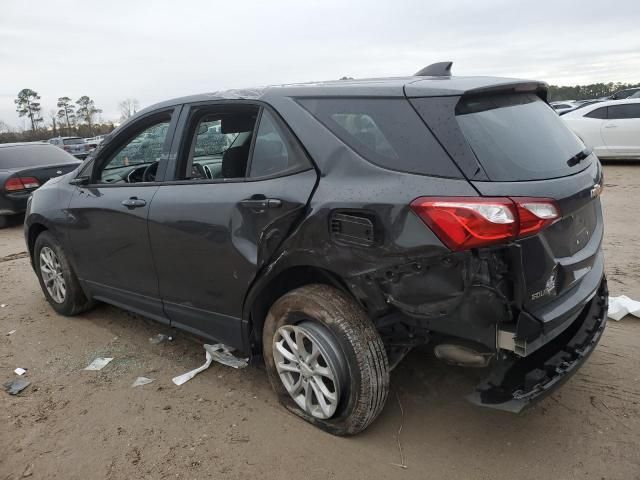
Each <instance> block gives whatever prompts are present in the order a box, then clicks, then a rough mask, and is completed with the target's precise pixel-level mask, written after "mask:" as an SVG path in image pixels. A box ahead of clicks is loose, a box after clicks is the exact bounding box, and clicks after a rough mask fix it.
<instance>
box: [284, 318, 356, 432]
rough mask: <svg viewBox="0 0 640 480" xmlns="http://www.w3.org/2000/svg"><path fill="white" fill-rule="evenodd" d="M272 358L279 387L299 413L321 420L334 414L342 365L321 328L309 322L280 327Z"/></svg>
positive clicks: (339, 356) (341, 377) (336, 348)
mask: <svg viewBox="0 0 640 480" xmlns="http://www.w3.org/2000/svg"><path fill="white" fill-rule="evenodd" d="M273 358H274V360H275V366H276V370H277V371H278V375H279V376H280V380H281V381H282V384H283V385H284V387H285V389H286V390H287V392H288V393H289V395H290V396H291V398H292V399H293V400H294V401H295V402H296V404H297V405H298V406H299V407H300V408H301V409H302V410H304V411H305V412H306V413H307V414H309V415H311V416H312V417H315V418H319V419H323V420H326V419H328V418H331V417H332V416H333V415H334V414H335V413H336V409H337V408H338V403H339V402H340V390H341V383H342V379H343V378H344V375H343V373H342V372H343V367H342V365H343V363H344V362H342V361H341V360H342V356H341V352H340V348H339V346H338V345H337V343H336V341H335V339H334V338H333V337H332V335H331V334H330V333H329V332H328V331H327V330H326V329H325V328H322V327H319V326H318V325H316V324H315V323H313V322H310V321H305V322H302V323H299V324H297V325H283V326H282V327H280V328H278V330H277V331H276V333H275V335H274V337H273Z"/></svg>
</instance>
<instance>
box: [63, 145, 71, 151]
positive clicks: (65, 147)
mask: <svg viewBox="0 0 640 480" xmlns="http://www.w3.org/2000/svg"><path fill="white" fill-rule="evenodd" d="M62 149H63V150H64V151H65V152H70V151H71V147H70V146H69V145H64V146H63V147H62Z"/></svg>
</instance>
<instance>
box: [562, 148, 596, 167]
mask: <svg viewBox="0 0 640 480" xmlns="http://www.w3.org/2000/svg"><path fill="white" fill-rule="evenodd" d="M592 153H593V148H589V147H585V149H584V150H582V151H581V152H578V153H576V154H575V155H574V156H573V157H571V158H570V159H569V160H567V165H569V166H570V167H573V166H574V165H577V164H579V163H580V162H581V161H582V160H584V159H585V158H587V157H588V156H589V155H591V154H592Z"/></svg>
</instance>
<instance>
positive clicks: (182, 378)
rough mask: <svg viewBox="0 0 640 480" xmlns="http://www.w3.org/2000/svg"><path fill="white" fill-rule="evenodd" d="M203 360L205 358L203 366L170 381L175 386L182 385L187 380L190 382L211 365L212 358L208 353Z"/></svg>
mask: <svg viewBox="0 0 640 480" xmlns="http://www.w3.org/2000/svg"><path fill="white" fill-rule="evenodd" d="M205 358H206V361H205V362H204V365H202V366H201V367H198V368H196V369H194V370H191V371H190V372H187V373H183V374H182V375H178V376H177V377H174V378H172V379H171V381H172V382H173V383H175V384H176V385H182V384H183V383H186V382H188V381H189V380H191V379H192V378H193V377H195V376H196V375H197V374H199V373H200V372H202V371H204V370H206V369H207V368H209V366H210V365H211V362H212V361H213V358H211V354H210V353H209V352H207V353H206V356H205Z"/></svg>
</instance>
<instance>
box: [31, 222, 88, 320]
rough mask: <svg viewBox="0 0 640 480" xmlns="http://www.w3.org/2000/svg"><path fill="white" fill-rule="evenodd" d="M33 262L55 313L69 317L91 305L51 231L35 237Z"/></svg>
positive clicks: (45, 294) (41, 285)
mask: <svg viewBox="0 0 640 480" xmlns="http://www.w3.org/2000/svg"><path fill="white" fill-rule="evenodd" d="M33 265H34V268H35V271H36V274H37V276H38V280H39V281H40V287H41V288H42V291H43V292H44V296H45V298H46V299H47V301H48V302H49V304H50V305H51V306H52V307H53V309H54V310H55V311H56V312H58V313H60V314H62V315H67V316H72V315H78V314H79V313H82V312H84V311H86V310H89V309H90V308H91V307H92V306H93V302H92V301H90V300H89V299H88V298H87V297H86V295H85V294H84V292H83V291H82V287H81V286H80V282H79V281H78V277H77V276H76V274H75V273H74V271H73V269H72V268H71V265H70V264H69V260H68V259H67V255H66V254H65V252H64V250H63V249H62V246H61V245H60V242H58V240H57V239H56V238H55V237H54V236H53V235H51V233H49V232H42V233H41V234H40V235H38V238H36V242H35V246H34V249H33Z"/></svg>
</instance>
